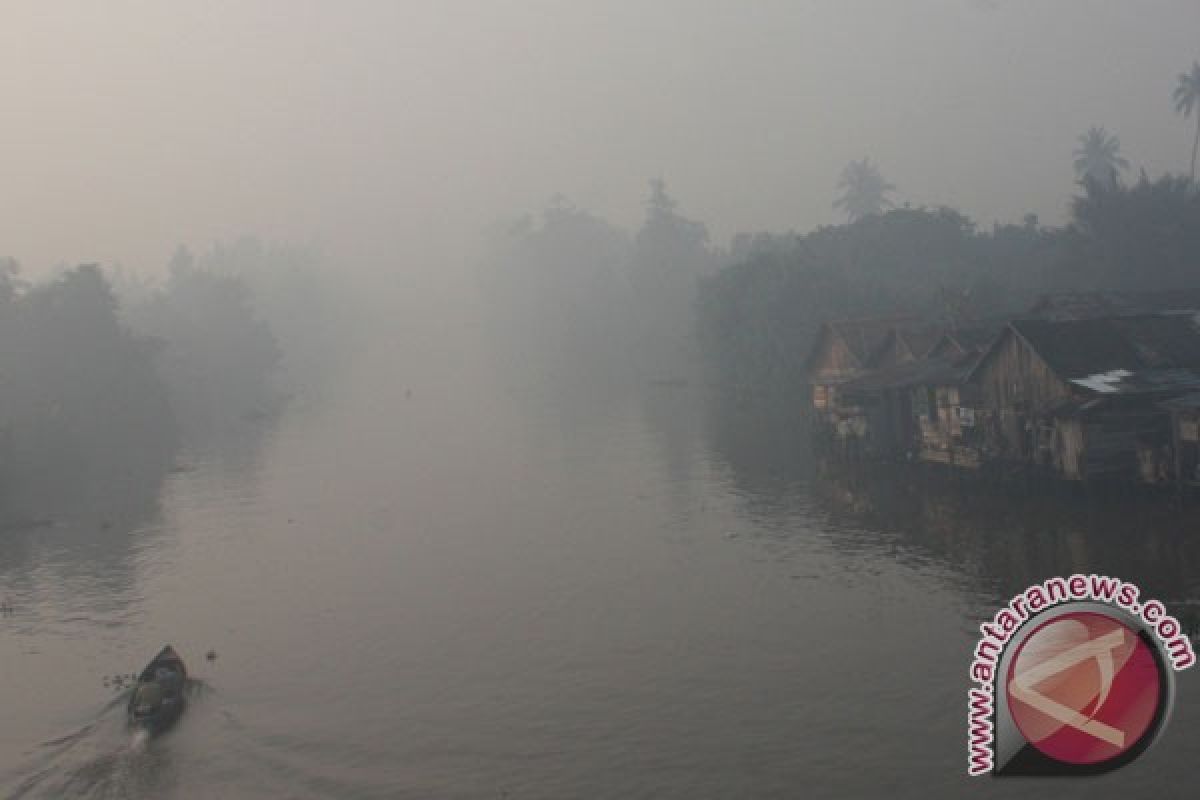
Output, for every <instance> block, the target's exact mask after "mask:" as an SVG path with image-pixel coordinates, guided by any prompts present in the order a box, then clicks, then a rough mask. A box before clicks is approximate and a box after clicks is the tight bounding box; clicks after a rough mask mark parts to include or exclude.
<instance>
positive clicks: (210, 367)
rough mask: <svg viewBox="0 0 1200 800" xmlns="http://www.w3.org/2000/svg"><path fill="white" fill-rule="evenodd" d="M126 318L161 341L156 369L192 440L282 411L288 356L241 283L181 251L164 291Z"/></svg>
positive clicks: (175, 259) (175, 260)
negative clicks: (277, 380)
mask: <svg viewBox="0 0 1200 800" xmlns="http://www.w3.org/2000/svg"><path fill="white" fill-rule="evenodd" d="M126 316H127V319H129V321H130V323H131V325H133V327H134V328H135V329H136V330H138V331H140V332H143V333H144V334H146V335H148V336H151V337H153V338H154V339H155V340H157V341H158V342H160V344H161V348H160V352H159V356H158V366H159V369H160V371H161V373H162V375H163V378H164V379H165V380H166V383H167V386H168V387H169V388H170V390H171V403H172V407H173V408H174V409H175V412H176V417H177V418H178V419H179V421H180V423H181V424H182V425H183V426H184V428H185V431H186V432H187V433H190V434H194V433H203V432H208V431H212V430H215V429H220V428H227V427H229V426H230V425H231V424H233V423H237V422H238V421H240V420H242V419H243V418H247V417H252V416H259V415H262V414H265V413H269V412H272V411H275V410H276V409H277V408H278V407H279V405H280V403H281V401H282V398H281V397H280V394H279V392H278V391H277V389H276V387H275V385H274V383H273V380H274V377H275V373H276V369H277V367H278V366H279V362H280V358H281V356H282V353H281V352H280V349H279V347H278V345H277V343H276V341H275V337H274V336H273V335H272V333H271V329H270V327H269V326H268V325H267V324H266V322H264V321H263V320H262V319H261V318H260V317H259V316H258V315H257V314H256V312H255V309H254V305H253V300H252V297H251V293H250V290H249V287H248V286H247V285H246V282H245V281H244V280H243V279H241V278H240V277H238V276H235V275H230V274H218V273H216V272H214V271H212V270H208V269H201V268H199V267H197V266H196V264H195V260H194V259H193V257H192V255H191V253H190V252H188V251H187V250H186V249H185V248H180V249H179V250H177V251H176V253H175V255H174V257H173V258H172V259H171V263H170V274H169V277H168V278H167V282H166V284H165V285H164V286H163V288H162V289H160V290H159V291H157V292H155V293H154V295H153V296H152V297H151V298H150V299H149V300H148V301H147V302H145V303H143V304H141V305H140V306H136V307H134V308H131V309H129V311H128V312H127V315H126Z"/></svg>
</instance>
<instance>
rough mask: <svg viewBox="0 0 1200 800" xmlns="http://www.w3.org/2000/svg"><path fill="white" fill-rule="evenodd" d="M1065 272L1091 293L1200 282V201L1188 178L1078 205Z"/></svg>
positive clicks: (1141, 183)
mask: <svg viewBox="0 0 1200 800" xmlns="http://www.w3.org/2000/svg"><path fill="white" fill-rule="evenodd" d="M1071 210H1072V217H1073V222H1074V228H1075V229H1076V230H1077V231H1078V233H1079V234H1080V235H1079V236H1078V237H1077V238H1076V239H1074V240H1073V244H1072V248H1071V252H1070V253H1069V254H1068V256H1067V258H1066V263H1064V265H1063V266H1064V268H1068V267H1069V268H1070V269H1071V270H1072V274H1073V279H1074V280H1075V282H1077V283H1080V282H1082V283H1084V285H1086V286H1088V287H1089V288H1119V289H1172V288H1186V287H1193V286H1196V285H1197V284H1198V283H1200V262H1197V254H1198V253H1200V196H1198V195H1197V193H1196V192H1195V189H1194V186H1193V185H1192V182H1191V181H1190V180H1189V179H1188V178H1187V177H1184V176H1172V175H1165V176H1163V177H1162V178H1159V179H1158V180H1156V181H1151V180H1150V179H1149V178H1147V177H1146V176H1145V175H1144V174H1143V175H1142V177H1141V178H1140V179H1139V180H1138V182H1137V183H1135V184H1134V185H1133V186H1131V187H1128V188H1126V187H1123V186H1118V187H1116V188H1115V189H1113V190H1111V191H1105V192H1091V193H1088V194H1087V195H1085V196H1082V197H1077V198H1075V200H1074V202H1073V204H1072V209H1071Z"/></svg>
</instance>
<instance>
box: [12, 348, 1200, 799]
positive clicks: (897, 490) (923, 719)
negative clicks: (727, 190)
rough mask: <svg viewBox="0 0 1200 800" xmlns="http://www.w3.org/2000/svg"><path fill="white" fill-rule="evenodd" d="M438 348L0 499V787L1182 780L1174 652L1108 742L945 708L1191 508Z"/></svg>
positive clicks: (1061, 785)
mask: <svg viewBox="0 0 1200 800" xmlns="http://www.w3.org/2000/svg"><path fill="white" fill-rule="evenodd" d="M451 356H452V357H446V358H444V359H441V360H440V361H439V364H440V365H441V366H439V367H437V368H421V369H416V368H408V369H403V370H402V369H400V368H399V367H397V366H396V365H397V364H398V363H402V362H401V361H400V359H399V357H396V358H395V359H393V358H392V357H390V356H388V357H385V356H382V355H381V356H379V357H375V358H364V359H363V361H362V363H360V364H358V365H356V366H355V367H353V368H352V369H351V371H350V377H349V378H348V379H347V381H346V382H345V385H344V388H343V389H341V390H340V391H337V392H335V393H332V395H331V397H330V398H329V399H328V400H325V401H320V402H317V401H313V402H298V403H295V404H293V406H292V407H291V408H290V409H289V410H288V411H287V412H286V413H285V414H284V416H283V417H282V418H281V419H280V420H278V421H277V422H276V423H275V424H273V425H271V426H264V427H263V428H262V429H260V430H258V431H257V432H255V433H254V434H253V435H250V434H246V435H242V436H239V437H236V438H233V439H231V440H229V441H224V442H214V443H210V444H208V445H206V446H205V447H203V448H192V449H189V450H187V451H185V452H184V453H183V454H182V455H181V456H180V469H179V470H177V471H176V472H174V473H172V474H170V475H167V476H164V478H163V480H162V482H161V485H153V486H151V487H149V488H146V487H144V486H143V487H141V489H140V490H139V489H138V487H130V488H129V490H128V496H124V495H122V496H119V497H115V498H111V497H110V498H106V501H105V502H104V503H100V504H97V503H93V502H91V501H89V502H88V503H82V504H81V505H82V508H80V509H78V510H74V511H72V512H71V513H70V514H65V515H64V517H65V518H64V519H58V520H55V524H54V525H52V526H50V527H41V528H34V529H29V530H19V531H16V530H14V531H5V532H4V533H3V534H0V536H2V539H0V597H6V598H8V600H9V602H10V603H11V605H12V607H13V612H12V613H11V614H10V615H6V616H3V617H0V710H2V713H3V716H2V718H0V795H3V796H13V797H147V798H212V797H238V798H242V797H245V798H272V797H287V798H310V797H311V798H318V797H335V798H393V797H399V798H514V799H515V798H576V797H578V798H622V799H627V798H638V797H645V798H652V797H653V798H659V797H671V798H689V799H694V798H753V797H831V798H832V797H870V796H885V797H889V798H907V797H912V798H923V799H927V798H933V797H937V798H940V797H960V796H963V797H966V796H1005V797H1008V796H1011V797H1021V798H1022V799H1023V800H1028V798H1031V797H1082V796H1085V795H1086V796H1090V797H1096V796H1110V795H1111V796H1114V797H1116V796H1118V795H1121V796H1126V795H1127V794H1128V793H1129V792H1133V793H1134V796H1149V794H1150V792H1157V793H1158V796H1162V797H1182V796H1190V794H1191V791H1192V790H1191V789H1190V786H1191V784H1192V782H1193V780H1194V773H1192V770H1191V768H1192V765H1193V763H1194V752H1195V744H1194V742H1195V741H1196V736H1197V734H1200V681H1197V680H1196V679H1195V678H1194V676H1193V675H1192V674H1190V673H1184V674H1183V675H1182V676H1181V680H1180V682H1179V703H1178V705H1177V707H1176V709H1175V714H1174V717H1173V719H1172V721H1171V724H1170V727H1169V729H1168V730H1167V732H1166V735H1165V737H1164V739H1163V740H1162V741H1161V742H1160V743H1159V744H1158V745H1157V746H1156V747H1155V748H1154V749H1153V750H1152V751H1151V752H1150V753H1149V754H1148V755H1147V756H1145V757H1144V758H1142V759H1141V760H1140V761H1139V762H1137V763H1135V764H1134V765H1132V766H1130V767H1128V768H1126V769H1125V770H1123V771H1120V772H1118V773H1115V774H1113V775H1110V776H1107V777H1104V778H1100V779H1092V780H1087V781H1082V782H1048V783H1044V782H1028V781H1014V782H1007V783H1006V782H996V781H992V780H968V779H967V778H966V777H965V764H966V758H965V742H964V740H965V730H964V729H965V702H964V700H965V691H966V688H967V681H966V672H967V664H968V659H969V653H970V650H971V648H972V646H973V637H974V636H975V633H974V631H975V629H976V626H977V625H978V623H979V621H980V620H981V619H982V618H984V617H985V616H989V615H990V614H991V613H992V611H993V608H994V606H995V605H996V604H997V603H998V602H999V601H1000V599H1001V598H1002V597H1004V596H1005V595H1006V594H1008V593H1010V592H1012V591H1013V590H1015V589H1019V588H1021V587H1023V586H1025V585H1026V584H1028V583H1029V582H1031V581H1034V580H1040V579H1042V578H1045V577H1047V576H1048V575H1050V574H1053V573H1057V572H1064V571H1071V570H1090V569H1099V570H1102V571H1109V572H1112V573H1114V574H1119V575H1122V576H1123V577H1126V578H1130V579H1134V580H1138V581H1141V582H1143V583H1144V584H1145V585H1146V588H1147V590H1148V591H1153V592H1154V593H1156V594H1158V595H1159V596H1162V597H1163V598H1164V599H1167V600H1168V601H1173V602H1178V601H1182V600H1187V599H1192V598H1194V597H1196V596H1198V595H1200V544H1198V541H1197V540H1200V531H1196V532H1195V534H1194V535H1193V531H1192V529H1193V528H1194V525H1192V524H1191V523H1189V522H1188V521H1186V520H1179V519H1174V518H1161V517H1160V515H1158V514H1156V513H1155V512H1153V511H1152V510H1150V509H1140V510H1138V509H1135V510H1133V511H1124V512H1122V513H1120V514H1116V513H1114V512H1113V510H1112V508H1099V509H1097V508H1095V507H1089V506H1088V505H1086V504H1084V503H1082V502H1079V501H1076V500H1070V499H1067V500H1062V501H1058V502H1055V503H1042V502H1040V501H1039V502H1034V501H1030V500H1027V499H1024V498H1022V497H1020V496H1019V495H1012V496H1007V497H1004V496H991V495H988V496H983V495H981V494H980V493H979V490H978V489H972V488H970V487H966V488H961V489H955V488H954V487H947V486H945V485H941V484H937V485H935V484H932V483H931V484H929V485H922V484H921V482H920V481H919V480H918V479H916V478H914V477H913V476H895V477H894V478H893V479H889V480H879V479H876V480H870V481H868V480H865V479H856V480H854V481H848V480H833V479H830V478H828V477H821V476H819V474H818V473H817V472H816V471H815V470H814V469H812V468H811V467H809V466H807V465H806V464H805V463H804V459H803V458H801V457H800V456H799V453H800V451H799V449H798V447H797V445H796V443H795V442H793V441H791V440H790V439H789V437H788V435H787V431H786V429H781V428H780V427H778V426H776V425H775V424H773V423H770V422H769V420H767V419H765V418H764V417H763V416H762V415H761V414H759V413H758V412H757V411H756V410H755V409H752V408H748V407H746V406H744V405H742V406H739V405H738V404H737V403H733V402H731V401H724V402H720V401H716V400H714V399H713V398H711V397H708V396H706V395H705V393H704V392H703V391H701V390H698V389H695V388H687V387H672V386H650V387H644V388H641V389H639V390H636V391H631V392H619V393H618V392H613V393H612V394H611V396H598V395H597V394H596V393H595V392H588V393H577V394H575V395H572V394H570V393H567V392H554V391H543V392H533V391H521V392H513V391H506V390H505V389H503V388H502V382H500V381H497V380H495V379H494V375H493V374H492V372H491V371H489V370H488V369H487V368H486V365H485V364H484V363H483V361H482V360H479V359H470V358H467V357H466V356H465V354H451ZM460 356H461V357H460ZM399 373H404V374H399ZM408 392H411V394H408ZM585 398H586V399H585ZM167 642H170V643H172V644H174V645H175V646H176V648H177V649H178V650H179V651H180V652H181V653H182V654H183V656H184V658H185V659H187V660H188V661H189V664H190V666H191V668H192V671H193V673H195V677H196V678H197V679H198V680H199V681H200V685H199V686H198V687H197V688H196V690H195V698H194V702H193V704H192V706H191V707H190V709H189V711H188V713H187V715H186V716H185V717H184V718H183V720H182V721H181V723H180V724H179V726H178V727H177V728H176V729H175V730H174V731H172V732H171V733H169V734H167V735H166V736H164V737H162V738H160V739H157V740H154V741H152V742H150V743H149V744H147V745H144V746H135V744H134V743H132V742H131V739H130V736H129V734H128V732H126V730H125V729H124V727H123V710H122V708H121V706H120V703H121V701H122V699H123V695H121V693H120V692H119V691H118V690H115V689H113V688H111V687H109V686H107V685H106V681H105V679H106V677H107V676H111V675H114V674H117V673H129V672H131V671H134V670H136V669H138V668H140V666H141V665H142V664H143V663H144V662H145V661H146V660H147V659H148V658H149V657H150V656H151V655H153V654H154V652H156V651H157V650H158V649H159V648H160V647H161V646H162V645H163V644H164V643H167ZM210 649H212V650H214V651H215V653H216V655H217V658H216V660H214V661H208V660H206V659H205V657H204V654H205V653H206V652H207V651H209V650H210Z"/></svg>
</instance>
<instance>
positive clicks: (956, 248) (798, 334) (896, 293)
mask: <svg viewBox="0 0 1200 800" xmlns="http://www.w3.org/2000/svg"><path fill="white" fill-rule="evenodd" d="M1063 240H1064V237H1063V234H1062V233H1061V232H1058V231H1048V230H1045V229H1041V228H1038V227H1037V223H1036V218H1033V219H1028V220H1027V221H1026V224H1024V225H1021V226H1015V225H1006V226H997V227H996V228H994V229H993V230H992V231H991V232H989V233H980V232H978V231H976V229H975V226H974V224H973V223H972V222H971V221H970V220H969V219H967V218H966V217H964V216H963V215H962V214H960V213H958V212H957V211H954V210H952V209H948V208H941V209H933V210H930V209H897V210H895V211H891V212H888V213H886V214H881V215H872V216H867V217H864V218H862V219H860V220H858V221H857V222H854V223H852V224H849V225H841V226H831V227H824V228H819V229H817V230H816V231H813V232H812V233H809V234H807V235H803V236H790V237H771V236H767V235H760V236H758V237H754V238H753V239H752V238H750V237H739V238H737V239H735V240H734V251H733V253H734V256H735V257H736V259H737V261H736V263H735V264H734V265H733V266H730V267H728V268H726V269H724V270H722V271H721V272H720V273H719V274H718V275H716V276H715V277H714V278H712V279H710V280H707V281H705V282H704V283H703V285H702V286H701V287H700V292H699V296H698V298H697V304H698V306H697V307H698V329H697V335H698V336H699V339H700V342H701V346H702V348H703V350H704V353H705V355H706V357H707V360H708V362H709V364H710V365H711V366H713V367H714V368H715V372H716V377H717V379H718V380H719V381H720V382H722V383H726V384H733V385H738V386H743V387H750V388H753V389H755V390H759V389H772V390H783V391H796V390H798V389H799V387H800V386H801V385H802V383H803V380H804V376H803V372H802V370H803V361H804V358H805V356H806V355H807V352H808V348H809V347H810V345H811V342H812V338H813V335H814V333H815V332H816V330H817V328H818V327H819V326H820V324H821V323H822V322H825V321H827V320H830V319H837V318H846V317H867V316H880V315H887V316H895V315H914V316H918V315H919V316H921V317H923V318H926V319H930V320H940V321H943V322H946V323H954V324H966V323H969V322H970V321H972V320H976V319H980V318H984V317H989V316H992V315H995V314H998V313H1002V312H1004V311H1005V310H1007V309H1010V308H1015V307H1020V306H1021V305H1022V304H1026V303H1028V302H1029V301H1030V300H1031V298H1032V294H1033V289H1034V287H1044V286H1047V285H1049V282H1050V281H1052V280H1053V278H1054V270H1053V264H1055V263H1056V262H1057V260H1058V258H1059V255H1058V254H1059V251H1060V249H1061V247H1062V242H1063Z"/></svg>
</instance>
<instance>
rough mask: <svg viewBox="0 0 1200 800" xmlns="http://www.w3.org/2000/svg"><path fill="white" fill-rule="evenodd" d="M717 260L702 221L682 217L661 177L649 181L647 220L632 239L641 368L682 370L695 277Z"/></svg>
mask: <svg viewBox="0 0 1200 800" xmlns="http://www.w3.org/2000/svg"><path fill="white" fill-rule="evenodd" d="M715 267H716V259H715V257H714V255H713V252H712V250H711V249H710V248H709V243H708V229H707V228H706V227H705V225H704V223H702V222H697V221H695V220H691V219H687V218H686V217H684V216H682V215H681V214H680V213H679V212H678V210H677V204H676V202H675V199H674V198H672V197H671V196H670V194H668V192H667V186H666V183H665V182H664V181H663V180H662V179H661V178H656V179H654V180H652V181H650V195H649V198H648V199H647V203H646V218H645V221H643V223H642V227H641V228H640V229H639V230H638V232H637V234H635V235H634V238H633V252H632V259H631V263H630V283H631V285H632V287H633V293H634V294H633V303H634V309H635V312H636V322H637V327H638V334H639V343H638V355H639V362H640V366H641V368H642V370H643V371H644V372H647V373H652V374H657V375H662V374H664V373H673V372H678V371H682V370H685V369H686V368H687V363H686V362H687V361H688V359H690V357H691V355H690V352H691V337H692V332H693V330H694V302H695V296H696V285H697V281H698V280H699V279H700V278H702V277H704V276H706V275H709V274H711V273H712V272H713V271H714V269H715Z"/></svg>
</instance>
